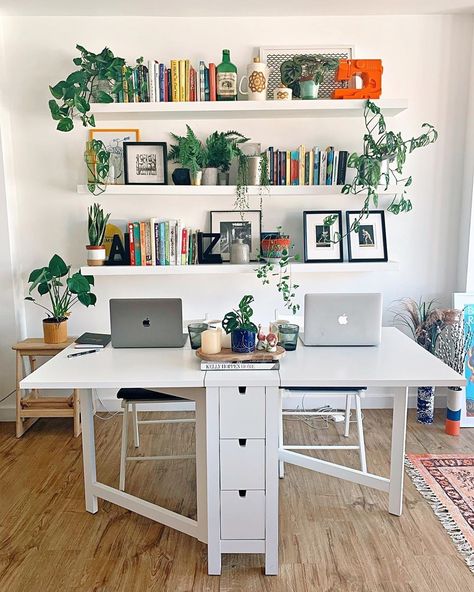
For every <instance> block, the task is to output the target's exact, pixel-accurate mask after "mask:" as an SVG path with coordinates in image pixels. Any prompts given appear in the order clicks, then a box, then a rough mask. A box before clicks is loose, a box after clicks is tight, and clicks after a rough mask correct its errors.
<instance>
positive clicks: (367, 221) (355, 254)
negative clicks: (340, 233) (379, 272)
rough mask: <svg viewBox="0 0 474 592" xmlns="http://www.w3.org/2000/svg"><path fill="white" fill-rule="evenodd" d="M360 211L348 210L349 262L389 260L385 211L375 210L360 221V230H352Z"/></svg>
mask: <svg viewBox="0 0 474 592" xmlns="http://www.w3.org/2000/svg"><path fill="white" fill-rule="evenodd" d="M359 215H360V213H359V212H353V211H350V212H346V227H347V232H348V235H347V253H348V261H349V262H351V263H352V262H361V263H363V262H367V263H369V262H374V263H376V262H385V261H388V253H387V234H386V230H385V212H384V211H383V210H374V211H372V212H370V214H369V215H368V216H366V217H364V218H363V219H362V220H361V221H360V229H359V231H358V232H350V233H349V228H350V227H351V225H352V223H353V222H354V220H356V219H357V218H358V217H359Z"/></svg>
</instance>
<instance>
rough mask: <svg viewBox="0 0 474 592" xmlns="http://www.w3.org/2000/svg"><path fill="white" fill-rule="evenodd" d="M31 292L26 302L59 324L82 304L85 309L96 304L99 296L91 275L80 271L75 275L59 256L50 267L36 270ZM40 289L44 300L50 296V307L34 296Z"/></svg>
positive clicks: (39, 292) (49, 264) (32, 276)
mask: <svg viewBox="0 0 474 592" xmlns="http://www.w3.org/2000/svg"><path fill="white" fill-rule="evenodd" d="M28 282H29V283H30V288H29V290H28V293H29V294H30V296H27V297H26V298H25V300H28V301H30V302H33V303H34V304H36V305H37V306H39V307H40V308H43V309H44V310H45V311H46V312H47V315H48V317H49V318H52V319H54V320H55V321H57V322H58V323H59V322H61V321H64V320H65V319H67V318H68V316H69V314H70V311H71V308H72V307H73V306H74V305H75V304H77V303H78V302H80V303H81V304H83V305H84V306H91V305H94V304H95V303H96V300H97V298H96V295H95V294H93V293H92V292H91V286H93V285H94V278H93V277H92V276H90V275H82V274H81V273H80V272H79V271H78V272H76V273H73V274H72V275H71V266H70V265H66V263H65V262H64V260H63V259H62V258H61V257H60V256H59V255H53V257H52V258H51V261H50V262H49V263H48V265H47V266H46V267H40V268H39V269H34V270H33V271H32V272H31V273H30V277H29V278H28ZM35 289H37V291H38V294H39V295H40V296H45V295H46V294H48V296H49V299H50V302H51V304H50V307H47V306H43V305H42V304H39V303H38V302H36V300H35V299H34V298H33V297H32V296H31V293H32V292H33V290H35Z"/></svg>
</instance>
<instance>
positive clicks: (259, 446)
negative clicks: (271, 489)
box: [220, 439, 265, 490]
mask: <svg viewBox="0 0 474 592" xmlns="http://www.w3.org/2000/svg"><path fill="white" fill-rule="evenodd" d="M220 466H221V471H220V473H221V474H220V478H221V490H226V489H234V490H236V489H240V490H242V489H265V440H249V439H240V440H222V439H221V441H220Z"/></svg>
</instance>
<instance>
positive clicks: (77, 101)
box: [49, 45, 132, 132]
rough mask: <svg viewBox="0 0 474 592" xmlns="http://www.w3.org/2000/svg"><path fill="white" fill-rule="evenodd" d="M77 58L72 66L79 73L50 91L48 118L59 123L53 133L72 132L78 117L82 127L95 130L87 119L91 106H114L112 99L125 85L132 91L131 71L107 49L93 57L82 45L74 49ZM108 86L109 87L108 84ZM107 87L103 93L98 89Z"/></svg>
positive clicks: (123, 61)
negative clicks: (111, 104)
mask: <svg viewBox="0 0 474 592" xmlns="http://www.w3.org/2000/svg"><path fill="white" fill-rule="evenodd" d="M76 49H78V50H79V52H80V56H78V57H75V58H74V59H73V62H74V64H75V65H76V66H78V69H77V70H75V71H74V72H72V73H71V74H69V76H67V78H66V79H65V80H60V81H59V82H57V83H56V84H55V85H54V86H50V87H49V89H50V91H51V94H52V95H53V97H54V99H51V100H50V101H49V109H50V112H51V117H52V118H53V119H54V120H55V121H57V122H58V124H57V127H56V129H58V130H59V131H61V132H69V131H71V130H72V129H73V128H74V118H75V117H79V118H80V120H81V121H82V124H83V125H84V126H88V125H90V126H92V127H94V126H95V119H94V115H90V114H89V112H90V108H91V107H90V103H91V102H92V100H93V101H95V102H96V103H113V102H114V95H116V94H117V93H119V92H121V91H122V90H123V87H124V80H125V82H126V85H127V86H128V87H129V88H131V86H132V85H131V76H132V68H130V67H129V66H127V64H126V62H125V60H124V59H123V58H120V57H118V56H115V55H114V54H113V52H112V51H111V50H110V49H109V48H108V47H104V49H103V50H102V51H101V52H100V53H98V54H96V53H93V52H91V51H89V50H87V49H85V47H82V45H76ZM107 83H108V84H107ZM104 84H105V86H106V88H107V90H103V88H101V86H104Z"/></svg>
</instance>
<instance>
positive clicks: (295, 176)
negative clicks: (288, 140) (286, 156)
mask: <svg viewBox="0 0 474 592" xmlns="http://www.w3.org/2000/svg"><path fill="white" fill-rule="evenodd" d="M290 158H291V161H290V185H299V166H300V163H299V153H298V150H292V151H291V152H290Z"/></svg>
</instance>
